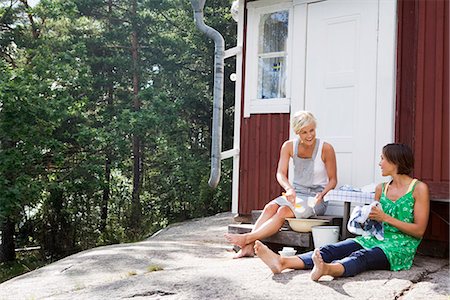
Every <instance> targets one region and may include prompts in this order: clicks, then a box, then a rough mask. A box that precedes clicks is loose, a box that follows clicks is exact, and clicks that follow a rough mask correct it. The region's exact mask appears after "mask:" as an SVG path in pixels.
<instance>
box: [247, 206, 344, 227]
mask: <svg viewBox="0 0 450 300" xmlns="http://www.w3.org/2000/svg"><path fill="white" fill-rule="evenodd" d="M261 214H262V210H252V223H253V224H254V223H255V222H256V220H257V219H258V218H259V216H260V215H261ZM311 219H319V220H328V221H330V223H329V225H335V226H339V227H341V228H342V216H334V215H325V216H314V217H311ZM283 227H286V228H289V229H290V227H289V223H288V222H287V221H285V223H284V225H283Z"/></svg>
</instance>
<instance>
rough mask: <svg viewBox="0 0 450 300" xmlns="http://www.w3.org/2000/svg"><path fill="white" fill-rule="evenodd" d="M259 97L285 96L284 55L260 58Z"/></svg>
mask: <svg viewBox="0 0 450 300" xmlns="http://www.w3.org/2000/svg"><path fill="white" fill-rule="evenodd" d="M258 70H259V72H258V98H259V99H270V98H285V97H286V91H285V81H286V70H285V59H284V57H272V58H260V59H259V62H258Z"/></svg>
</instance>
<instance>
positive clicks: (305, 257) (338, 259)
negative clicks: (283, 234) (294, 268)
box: [298, 239, 390, 277]
mask: <svg viewBox="0 0 450 300" xmlns="http://www.w3.org/2000/svg"><path fill="white" fill-rule="evenodd" d="M319 250H320V254H321V255H322V258H323V261H324V262H326V263H331V262H333V263H340V264H341V265H343V266H344V269H345V270H344V274H342V277H349V276H355V275H356V274H359V273H361V272H364V271H366V270H390V264H389V261H388V259H387V257H386V255H385V254H384V252H383V250H381V249H380V248H378V247H375V248H372V249H364V248H363V247H362V246H361V245H360V244H358V243H357V242H355V241H353V240H352V239H347V240H345V241H342V242H338V243H336V244H330V245H326V246H323V247H321V248H320V249H319ZM312 254H313V251H310V252H307V253H304V254H300V255H298V257H300V259H301V260H302V261H303V263H304V264H305V269H312V268H313V267H314V263H313V261H312Z"/></svg>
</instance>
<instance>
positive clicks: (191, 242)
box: [0, 213, 450, 300]
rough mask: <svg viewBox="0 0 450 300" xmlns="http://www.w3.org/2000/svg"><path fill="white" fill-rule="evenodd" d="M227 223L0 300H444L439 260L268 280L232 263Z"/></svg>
mask: <svg viewBox="0 0 450 300" xmlns="http://www.w3.org/2000/svg"><path fill="white" fill-rule="evenodd" d="M232 222H233V219H232V215H231V214H230V213H222V214H218V215H216V216H212V217H208V218H202V219H196V220H192V221H188V222H184V223H179V224H175V225H172V226H169V227H168V228H166V229H164V230H162V231H160V232H159V233H158V234H156V235H154V236H153V237H151V238H148V239H147V240H144V241H142V242H138V243H132V244H120V245H112V246H105V247H99V248H95V249H91V250H87V251H83V252H80V253H77V254H74V255H72V256H69V257H66V258H64V259H62V260H60V261H57V262H55V263H52V264H50V265H48V266H45V267H43V268H41V269H38V270H35V271H33V272H30V273H27V274H24V275H22V276H19V277H16V278H14V279H11V280H9V281H7V282H4V283H2V284H0V299H14V300H15V299H102V300H103V299H233V300H235V299H350V298H357V299H429V300H431V299H449V294H450V287H449V266H448V260H446V259H435V258H430V257H423V256H418V257H417V258H416V260H415V262H414V266H413V268H412V269H411V270H408V271H401V272H389V271H371V272H365V273H362V274H360V275H358V276H355V277H352V278H339V279H336V280H332V278H331V277H330V278H325V279H324V280H321V281H319V282H313V281H311V280H310V279H309V271H294V270H292V271H285V272H283V273H281V274H278V275H273V274H272V273H271V272H270V270H269V269H268V268H267V267H266V266H265V264H264V263H263V262H262V261H261V260H260V259H259V258H245V259H238V260H236V259H232V256H233V252H231V246H230V245H228V244H227V243H226V241H225V239H224V238H223V234H224V233H225V232H226V230H227V225H228V224H229V223H232Z"/></svg>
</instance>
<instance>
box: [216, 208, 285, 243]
mask: <svg viewBox="0 0 450 300" xmlns="http://www.w3.org/2000/svg"><path fill="white" fill-rule="evenodd" d="M291 217H294V213H293V212H292V210H291V209H290V208H289V207H287V206H281V207H280V208H278V211H277V213H276V214H274V215H273V216H272V217H271V218H269V219H268V220H267V221H265V222H264V223H263V224H261V225H260V226H259V227H258V228H257V229H256V230H255V231H252V232H250V233H244V234H232V233H227V234H225V238H226V239H227V240H228V241H229V242H230V243H231V244H233V245H237V246H239V247H241V248H243V247H244V246H245V245H247V244H251V243H253V242H254V241H256V240H260V239H263V238H266V237H269V236H271V235H273V234H275V233H276V232H277V231H278V230H280V228H281V226H283V223H284V221H285V219H286V218H291Z"/></svg>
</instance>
